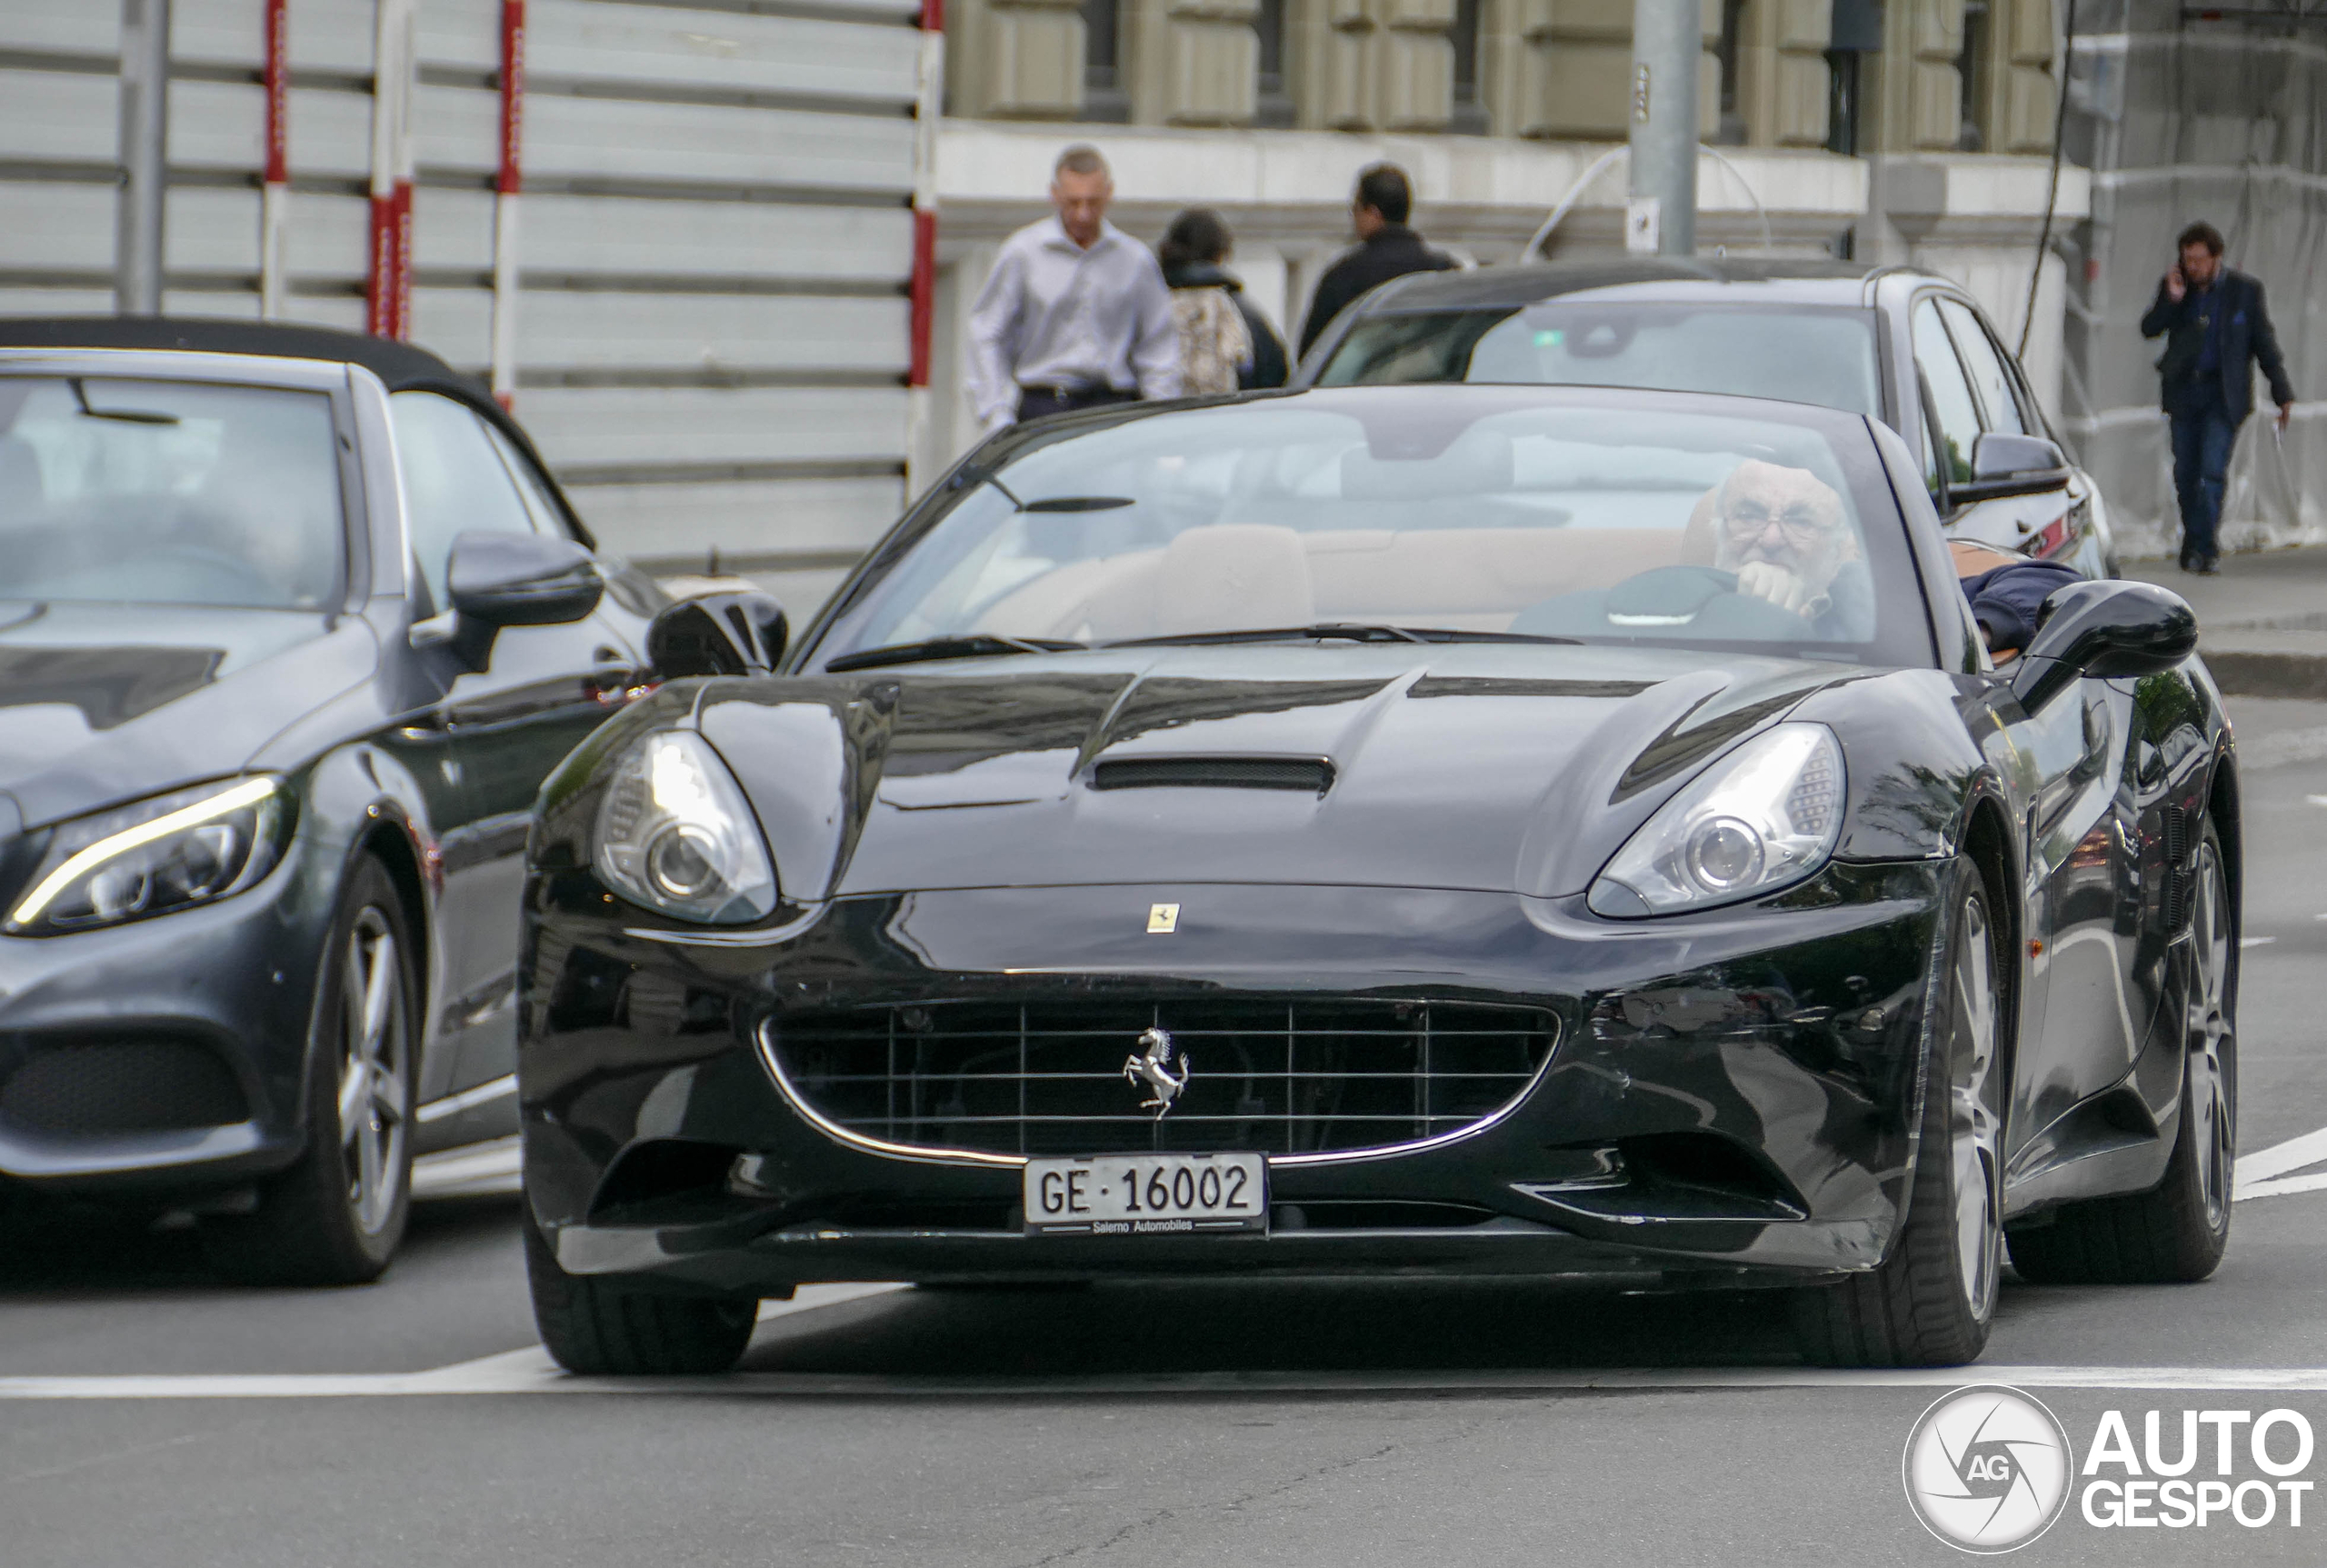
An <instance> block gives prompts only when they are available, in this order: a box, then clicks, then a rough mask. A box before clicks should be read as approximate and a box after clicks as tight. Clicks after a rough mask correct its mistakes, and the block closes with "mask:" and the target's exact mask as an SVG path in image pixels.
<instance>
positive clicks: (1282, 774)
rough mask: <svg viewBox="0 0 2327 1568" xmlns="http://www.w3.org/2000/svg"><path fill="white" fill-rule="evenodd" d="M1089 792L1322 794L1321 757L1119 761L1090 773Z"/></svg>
mask: <svg viewBox="0 0 2327 1568" xmlns="http://www.w3.org/2000/svg"><path fill="white" fill-rule="evenodd" d="M1091 787H1092V788H1093V789H1281V790H1298V791H1300V792H1302V793H1303V794H1324V793H1325V792H1326V791H1327V790H1329V789H1331V788H1333V764H1332V763H1330V762H1327V761H1326V760H1325V759H1324V758H1323V757H1119V758H1116V759H1114V761H1112V762H1103V763H1101V764H1098V765H1097V766H1096V767H1094V768H1093V769H1092V770H1091Z"/></svg>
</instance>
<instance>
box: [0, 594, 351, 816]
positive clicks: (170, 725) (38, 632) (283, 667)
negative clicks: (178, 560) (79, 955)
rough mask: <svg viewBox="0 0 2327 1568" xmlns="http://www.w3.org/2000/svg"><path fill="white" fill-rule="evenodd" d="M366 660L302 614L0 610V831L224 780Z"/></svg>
mask: <svg viewBox="0 0 2327 1568" xmlns="http://www.w3.org/2000/svg"><path fill="white" fill-rule="evenodd" d="M376 659H377V645H376V644H375V641H374V639H373V635H372V632H371V628H370V627H368V626H366V625H365V624H364V623H363V622H362V621H360V620H356V619H353V618H349V619H343V620H342V621H340V622H339V624H338V625H337V626H336V627H335V629H332V630H329V631H326V630H325V624H324V618H323V617H322V616H321V615H318V614H314V613H313V612H304V611H303V612H291V611H275V610H235V609H218V608H213V607H210V606H196V605H156V604H24V603H22V602H17V603H13V604H0V803H5V804H0V827H5V826H7V825H8V824H7V819H8V818H10V817H12V816H17V815H21V817H22V820H23V823H24V824H25V825H27V826H37V825H39V824H43V823H47V822H54V821H56V820H58V819H60V818H64V817H69V816H77V815H79V814H82V813H84V812H89V811H95V810H98V809H100V808H102V807H105V806H107V805H111V804H115V803H118V802H121V801H125V800H135V799H136V798H138V797H139V796H142V795H148V794H158V793H160V792H162V791H165V790H169V789H173V788H175V787H177V786H179V785H181V784H192V783H195V782H197V781H199V780H203V779H208V778H216V777H219V776H221V775H222V774H232V773H234V772H235V771H236V770H238V769H240V768H242V767H244V766H245V764H248V762H249V761H250V759H251V757H252V756H253V755H254V754H256V753H257V752H258V750H259V748H260V747H261V746H263V745H265V743H266V742H267V741H268V740H269V739H270V738H272V737H273V736H274V735H275V734H277V733H279V732H280V731H281V730H282V729H283V728H284V727H285V725H286V724H290V723H292V722H293V721H294V720H295V719H297V718H299V717H301V716H302V715H304V714H306V713H307V712H309V711H310V710H312V709H313V708H315V706H316V705H317V704H320V703H322V702H324V701H325V700H326V699H328V698H330V697H332V696H334V695H336V694H338V693H340V692H343V691H345V690H346V689H347V687H348V686H349V685H350V684H354V683H355V682H356V681H360V680H362V679H364V678H365V676H366V675H367V674H369V673H370V671H371V670H372V668H373V666H374V664H375V662H376Z"/></svg>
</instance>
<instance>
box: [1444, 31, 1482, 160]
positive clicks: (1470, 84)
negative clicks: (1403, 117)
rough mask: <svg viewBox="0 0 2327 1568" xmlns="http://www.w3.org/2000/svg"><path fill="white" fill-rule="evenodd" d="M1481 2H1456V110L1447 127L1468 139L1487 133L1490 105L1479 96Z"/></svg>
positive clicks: (1452, 36)
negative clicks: (1488, 108) (1488, 107)
mask: <svg viewBox="0 0 2327 1568" xmlns="http://www.w3.org/2000/svg"><path fill="white" fill-rule="evenodd" d="M1479 4H1480V0H1454V27H1453V32H1451V33H1450V34H1448V35H1447V37H1448V40H1449V41H1450V42H1451V43H1453V45H1454V110H1453V115H1451V116H1450V117H1449V119H1448V121H1447V126H1446V128H1447V129H1448V130H1450V131H1453V132H1454V133H1456V134H1457V135H1464V136H1483V135H1486V134H1487V106H1486V105H1485V104H1484V103H1483V102H1482V101H1481V99H1480V97H1479Z"/></svg>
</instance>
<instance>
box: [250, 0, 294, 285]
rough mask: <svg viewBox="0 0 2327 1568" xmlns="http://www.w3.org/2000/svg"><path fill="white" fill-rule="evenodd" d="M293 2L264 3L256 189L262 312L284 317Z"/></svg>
mask: <svg viewBox="0 0 2327 1568" xmlns="http://www.w3.org/2000/svg"><path fill="white" fill-rule="evenodd" d="M289 10H290V0H266V64H265V68H264V70H263V72H262V73H261V79H262V80H263V81H264V82H265V85H266V167H265V171H264V173H263V174H262V175H261V176H260V182H259V187H258V313H259V315H263V316H265V318H266V319H268V320H269V321H272V320H274V319H275V317H277V316H279V315H282V314H283V295H284V256H283V225H284V221H285V217H286V216H287V213H286V209H287V208H288V206H289V205H290V201H291V149H290V145H289V139H290V126H289V110H290V97H291V84H290V61H289V53H290V36H289V35H290V22H289V17H288V15H287V13H288V12H289Z"/></svg>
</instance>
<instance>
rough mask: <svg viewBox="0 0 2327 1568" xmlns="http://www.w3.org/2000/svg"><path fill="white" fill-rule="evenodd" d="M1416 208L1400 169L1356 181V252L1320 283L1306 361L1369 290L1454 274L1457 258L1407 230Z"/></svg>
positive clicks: (1376, 168)
mask: <svg viewBox="0 0 2327 1568" xmlns="http://www.w3.org/2000/svg"><path fill="white" fill-rule="evenodd" d="M1413 207H1414V189H1413V185H1412V184H1411V183H1410V182H1409V181H1408V180H1407V179H1406V171H1405V170H1403V169H1402V168H1400V167H1398V165H1395V164H1375V165H1373V167H1371V168H1369V169H1367V170H1366V171H1365V172H1364V173H1363V174H1361V175H1358V176H1357V194H1356V195H1354V196H1353V197H1352V198H1351V200H1350V227H1351V228H1353V230H1355V231H1356V234H1357V240H1358V245H1357V248H1356V249H1355V250H1353V251H1352V252H1350V253H1349V254H1348V255H1345V256H1343V257H1342V259H1341V260H1339V261H1337V262H1335V263H1334V264H1333V265H1332V266H1330V267H1327V268H1326V269H1325V275H1324V276H1323V277H1322V278H1319V279H1318V280H1317V292H1316V294H1315V295H1312V296H1311V298H1310V301H1309V319H1308V320H1307V321H1305V322H1303V324H1302V326H1301V352H1302V353H1303V355H1306V354H1307V353H1308V352H1309V347H1310V345H1312V344H1313V343H1315V342H1316V341H1317V339H1318V337H1319V335H1321V334H1323V332H1324V330H1325V328H1326V327H1327V326H1329V325H1332V323H1333V317H1335V316H1337V315H1341V313H1342V311H1343V309H1344V308H1346V307H1347V306H1348V305H1349V303H1350V302H1351V301H1352V300H1353V299H1355V298H1357V296H1358V295H1362V294H1363V293H1365V292H1366V291H1367V290H1368V289H1372V288H1375V287H1378V286H1380V285H1383V284H1385V283H1388V282H1389V281H1390V280H1391V279H1392V278H1393V277H1403V276H1405V275H1407V274H1408V273H1410V272H1447V271H1451V270H1452V269H1453V265H1454V260H1453V257H1452V256H1449V255H1445V254H1444V253H1443V252H1441V251H1434V250H1433V249H1431V248H1430V247H1429V246H1428V245H1424V244H1423V243H1422V236H1421V235H1418V234H1416V233H1414V231H1413V230H1412V229H1410V228H1408V227H1407V226H1406V219H1407V217H1408V216H1409V215H1412V214H1413Z"/></svg>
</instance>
